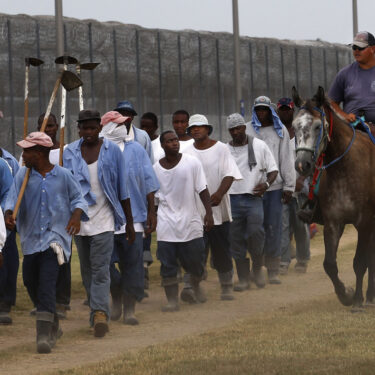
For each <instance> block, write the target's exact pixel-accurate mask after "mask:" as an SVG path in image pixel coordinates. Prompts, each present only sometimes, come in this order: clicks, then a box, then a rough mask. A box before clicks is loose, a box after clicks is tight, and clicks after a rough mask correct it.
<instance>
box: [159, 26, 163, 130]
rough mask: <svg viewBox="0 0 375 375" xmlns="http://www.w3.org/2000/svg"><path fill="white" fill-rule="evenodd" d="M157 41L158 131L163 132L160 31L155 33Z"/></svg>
mask: <svg viewBox="0 0 375 375" xmlns="http://www.w3.org/2000/svg"><path fill="white" fill-rule="evenodd" d="M157 41H158V69H159V111H160V130H161V132H163V131H164V113H163V75H162V66H161V46H160V31H159V30H158V33H157Z"/></svg>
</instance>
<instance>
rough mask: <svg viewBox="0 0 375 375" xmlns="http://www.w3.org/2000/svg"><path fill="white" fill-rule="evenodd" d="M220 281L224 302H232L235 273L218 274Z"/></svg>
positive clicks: (221, 297)
mask: <svg viewBox="0 0 375 375" xmlns="http://www.w3.org/2000/svg"><path fill="white" fill-rule="evenodd" d="M218 275H219V281H220V286H221V296H220V299H221V300H222V301H232V300H233V299H234V297H233V271H228V272H218Z"/></svg>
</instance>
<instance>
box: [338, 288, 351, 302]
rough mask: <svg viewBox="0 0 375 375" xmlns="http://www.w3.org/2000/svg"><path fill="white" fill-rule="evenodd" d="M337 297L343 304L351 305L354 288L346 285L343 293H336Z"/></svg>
mask: <svg viewBox="0 0 375 375" xmlns="http://www.w3.org/2000/svg"><path fill="white" fill-rule="evenodd" d="M337 297H338V299H339V300H340V302H341V303H342V304H343V305H344V306H351V305H352V304H353V298H354V289H353V288H350V287H346V288H345V294H337Z"/></svg>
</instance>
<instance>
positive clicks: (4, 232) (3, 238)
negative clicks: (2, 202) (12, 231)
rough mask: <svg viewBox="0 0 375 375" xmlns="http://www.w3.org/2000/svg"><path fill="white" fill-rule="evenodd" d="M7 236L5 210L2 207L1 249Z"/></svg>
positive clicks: (0, 223)
mask: <svg viewBox="0 0 375 375" xmlns="http://www.w3.org/2000/svg"><path fill="white" fill-rule="evenodd" d="M6 238H7V230H6V228H5V222H4V215H3V211H2V209H1V207H0V250H1V249H2V248H3V247H4V245H5V240H6Z"/></svg>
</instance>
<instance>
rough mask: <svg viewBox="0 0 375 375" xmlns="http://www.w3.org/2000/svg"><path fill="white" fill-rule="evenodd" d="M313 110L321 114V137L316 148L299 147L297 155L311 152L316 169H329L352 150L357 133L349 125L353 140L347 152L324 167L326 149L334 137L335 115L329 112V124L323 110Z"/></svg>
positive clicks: (316, 108)
mask: <svg viewBox="0 0 375 375" xmlns="http://www.w3.org/2000/svg"><path fill="white" fill-rule="evenodd" d="M301 109H305V110H308V109H307V108H306V107H304V106H302V107H300V110H301ZM313 109H314V110H315V111H317V112H319V113H320V119H321V123H320V127H319V136H318V139H317V140H316V143H315V146H314V148H310V147H297V148H296V153H297V152H298V151H308V152H311V153H312V159H313V161H314V164H315V168H316V169H318V170H322V169H327V168H328V167H330V166H331V165H333V164H335V163H337V162H338V161H339V160H341V159H342V158H343V157H344V156H345V155H346V154H347V153H348V152H349V150H350V148H351V147H352V145H353V142H354V139H355V134H356V133H355V127H354V126H353V125H352V124H349V125H350V127H351V128H352V130H353V137H352V139H351V141H350V143H349V145H348V147H347V148H346V150H345V151H344V153H343V154H341V155H340V156H338V157H337V158H336V159H334V160H332V161H331V162H329V163H328V164H326V165H323V161H324V156H325V154H324V151H325V150H326V148H327V146H328V142H330V141H331V136H332V128H333V114H332V112H329V122H328V121H327V116H326V114H325V112H324V110H323V109H321V108H319V107H314V108H313Z"/></svg>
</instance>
